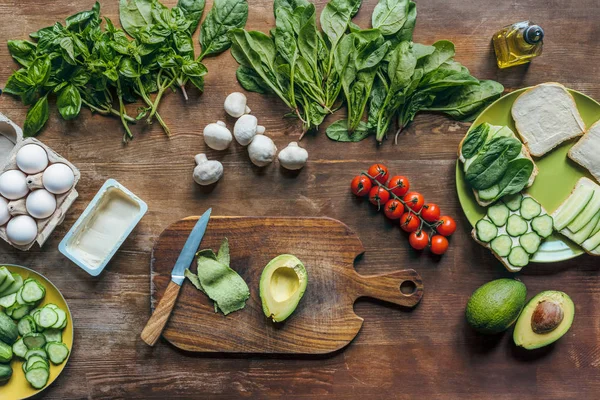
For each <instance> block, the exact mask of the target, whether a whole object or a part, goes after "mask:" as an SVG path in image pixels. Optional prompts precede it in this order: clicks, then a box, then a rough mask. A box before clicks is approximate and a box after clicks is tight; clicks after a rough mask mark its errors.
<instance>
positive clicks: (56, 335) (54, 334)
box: [43, 328, 62, 342]
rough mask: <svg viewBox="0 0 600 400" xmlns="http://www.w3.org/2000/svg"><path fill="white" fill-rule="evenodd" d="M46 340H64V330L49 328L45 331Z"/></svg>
mask: <svg viewBox="0 0 600 400" xmlns="http://www.w3.org/2000/svg"><path fill="white" fill-rule="evenodd" d="M43 333H44V336H45V337H46V342H62V330H60V329H56V328H48V329H46V330H45V331H44V332H43Z"/></svg>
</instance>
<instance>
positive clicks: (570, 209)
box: [554, 186, 594, 231]
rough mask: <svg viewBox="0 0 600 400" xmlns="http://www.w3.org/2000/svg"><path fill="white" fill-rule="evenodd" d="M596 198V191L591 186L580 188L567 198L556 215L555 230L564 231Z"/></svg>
mask: <svg viewBox="0 0 600 400" xmlns="http://www.w3.org/2000/svg"><path fill="white" fill-rule="evenodd" d="M593 196H594V190H593V189H592V188H591V187H589V186H578V187H577V188H575V190H574V191H573V193H572V194H571V195H570V196H569V197H568V198H567V200H566V201H565V203H564V206H563V208H562V209H561V210H560V212H558V213H556V215H554V229H556V230H557V231H560V230H562V229H563V228H565V227H566V226H567V225H569V224H570V223H571V222H572V221H573V220H574V219H575V218H577V216H578V215H579V214H581V212H582V211H583V210H584V209H585V207H586V206H587V205H588V203H589V202H590V201H591V200H592V197H593Z"/></svg>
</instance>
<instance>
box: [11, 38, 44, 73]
mask: <svg viewBox="0 0 600 400" xmlns="http://www.w3.org/2000/svg"><path fill="white" fill-rule="evenodd" d="M7 45H8V51H9V52H10V55H11V56H12V58H14V59H15V61H16V62H18V63H19V64H21V65H22V66H24V67H29V66H30V65H31V63H32V62H33V60H34V59H35V53H36V50H37V46H36V45H35V43H31V42H29V41H27V40H9V41H8V43H7Z"/></svg>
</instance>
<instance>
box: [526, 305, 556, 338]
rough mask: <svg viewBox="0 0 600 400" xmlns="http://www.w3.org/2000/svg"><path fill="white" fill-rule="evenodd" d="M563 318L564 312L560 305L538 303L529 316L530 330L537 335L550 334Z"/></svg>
mask: <svg viewBox="0 0 600 400" xmlns="http://www.w3.org/2000/svg"><path fill="white" fill-rule="evenodd" d="M563 318H564V312H563V309H562V307H561V305H560V304H558V303H556V302H554V301H549V300H542V301H541V302H539V303H538V305H537V306H536V307H535V310H534V311H533V314H531V329H532V330H533V331H534V332H535V333H537V334H543V333H548V332H552V331H553V330H555V329H556V328H557V327H558V326H559V325H560V323H561V322H562V320H563Z"/></svg>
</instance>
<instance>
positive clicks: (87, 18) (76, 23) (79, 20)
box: [65, 2, 100, 31]
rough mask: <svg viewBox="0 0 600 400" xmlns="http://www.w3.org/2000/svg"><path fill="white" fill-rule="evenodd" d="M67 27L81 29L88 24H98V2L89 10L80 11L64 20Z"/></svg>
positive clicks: (72, 29)
mask: <svg viewBox="0 0 600 400" xmlns="http://www.w3.org/2000/svg"><path fill="white" fill-rule="evenodd" d="M65 23H66V27H67V29H69V30H71V31H74V30H77V31H81V30H82V29H84V28H85V27H86V26H87V25H88V24H90V23H95V24H100V3H98V2H96V3H95V4H94V6H93V7H92V9H91V10H89V11H82V12H79V13H77V14H75V15H72V16H70V17H68V18H67V19H66V20H65Z"/></svg>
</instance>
